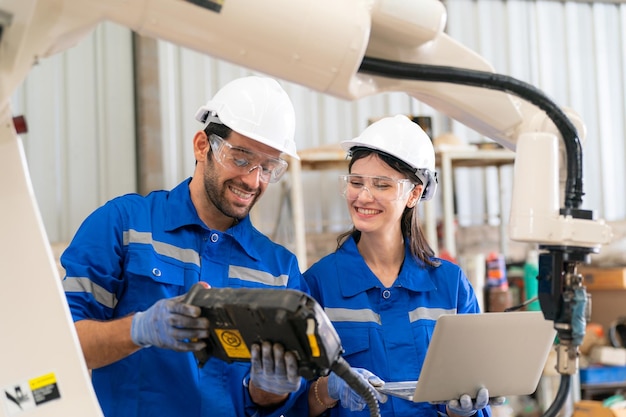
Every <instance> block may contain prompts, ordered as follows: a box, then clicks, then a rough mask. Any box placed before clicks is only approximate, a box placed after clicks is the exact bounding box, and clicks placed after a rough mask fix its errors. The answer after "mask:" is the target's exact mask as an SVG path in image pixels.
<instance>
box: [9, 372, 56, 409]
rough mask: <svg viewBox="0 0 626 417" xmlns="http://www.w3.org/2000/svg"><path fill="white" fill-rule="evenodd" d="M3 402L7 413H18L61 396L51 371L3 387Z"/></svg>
mask: <svg viewBox="0 0 626 417" xmlns="http://www.w3.org/2000/svg"><path fill="white" fill-rule="evenodd" d="M3 397H4V398H3V402H4V404H5V409H6V411H7V413H8V415H10V416H13V415H19V414H21V413H23V412H24V411H27V410H32V409H34V408H36V407H39V406H41V405H43V404H45V403H47V402H49V401H52V400H57V399H59V398H61V393H60V392H59V386H58V384H57V379H56V376H55V375H54V373H53V372H50V373H47V374H45V375H41V376H38V377H36V378H32V379H29V380H26V381H21V382H17V383H15V384H12V385H9V386H5V387H4V395H3Z"/></svg>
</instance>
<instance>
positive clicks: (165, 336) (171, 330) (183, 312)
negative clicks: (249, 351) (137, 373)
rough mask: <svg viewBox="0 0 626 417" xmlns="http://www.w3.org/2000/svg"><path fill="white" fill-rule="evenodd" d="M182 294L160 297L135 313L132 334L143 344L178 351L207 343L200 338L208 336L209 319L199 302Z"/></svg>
mask: <svg viewBox="0 0 626 417" xmlns="http://www.w3.org/2000/svg"><path fill="white" fill-rule="evenodd" d="M183 298H184V295H183V296H179V297H174V298H167V299H163V300H159V301H157V302H156V303H154V304H153V305H152V307H150V308H149V309H147V310H146V311H143V312H138V313H136V314H135V316H134V317H133V321H132V324H131V327H130V337H131V339H132V340H133V342H134V343H135V344H137V345H139V346H142V347H150V346H156V347H160V348H166V349H172V350H175V351H178V352H192V351H197V350H201V349H203V348H204V347H206V343H204V342H201V341H197V339H206V338H207V337H209V320H207V318H206V317H199V316H200V313H201V309H200V307H198V306H192V305H188V304H183V302H182V301H183Z"/></svg>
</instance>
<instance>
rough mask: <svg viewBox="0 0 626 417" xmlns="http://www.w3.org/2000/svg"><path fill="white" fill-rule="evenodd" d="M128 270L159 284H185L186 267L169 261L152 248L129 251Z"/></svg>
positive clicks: (131, 273)
mask: <svg viewBox="0 0 626 417" xmlns="http://www.w3.org/2000/svg"><path fill="white" fill-rule="evenodd" d="M126 272H127V273H128V274H129V275H133V276H136V277H141V278H143V279H146V280H149V281H154V282H156V283H159V284H170V285H180V286H182V285H184V284H185V267H184V266H183V265H178V264H174V263H172V262H170V261H167V260H165V259H164V258H163V257H161V256H159V255H157V254H156V253H154V252H153V251H151V250H131V251H129V252H128V256H127V264H126Z"/></svg>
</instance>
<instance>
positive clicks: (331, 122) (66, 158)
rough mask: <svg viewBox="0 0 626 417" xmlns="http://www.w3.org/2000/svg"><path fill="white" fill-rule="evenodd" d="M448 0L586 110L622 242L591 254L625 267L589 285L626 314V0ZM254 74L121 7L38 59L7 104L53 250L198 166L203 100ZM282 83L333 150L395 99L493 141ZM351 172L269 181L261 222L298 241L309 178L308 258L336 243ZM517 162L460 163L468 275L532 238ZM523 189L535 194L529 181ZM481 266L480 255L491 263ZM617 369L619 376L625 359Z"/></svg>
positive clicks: (590, 204) (456, 12)
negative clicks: (148, 30) (113, 19)
mask: <svg viewBox="0 0 626 417" xmlns="http://www.w3.org/2000/svg"><path fill="white" fill-rule="evenodd" d="M444 3H445V5H446V8H447V13H448V21H447V26H446V32H447V33H448V34H449V35H451V36H452V37H453V38H454V39H455V40H457V41H459V42H461V43H463V44H465V45H466V46H467V47H469V48H470V49H472V50H474V51H476V52H477V53H478V54H480V55H482V56H483V57H484V58H486V59H487V60H488V61H489V62H491V64H492V65H493V67H494V68H495V70H496V72H499V73H502V74H507V75H510V76H513V77H515V78H517V79H520V80H522V81H525V82H528V83H530V84H532V85H534V86H536V87H538V88H540V89H541V90H543V91H544V92H545V93H546V94H547V95H548V96H549V97H551V98H552V99H553V100H554V101H555V102H556V103H558V104H559V105H561V106H565V107H570V108H572V109H573V110H574V111H576V112H577V113H578V114H579V115H581V117H582V118H583V120H584V121H585V123H586V126H587V135H586V142H585V143H584V146H583V158H584V159H583V172H584V191H585V196H584V198H583V208H585V209H591V210H594V211H595V212H596V215H597V217H598V218H600V219H605V220H606V221H608V222H610V223H611V224H612V225H613V226H614V231H615V235H616V236H615V239H614V243H613V244H611V245H609V246H607V247H605V248H603V250H602V252H601V254H600V255H598V256H594V262H596V261H597V262H596V263H597V264H598V265H597V266H603V267H610V268H612V269H611V271H612V273H613V274H616V275H614V276H613V278H612V281H610V282H611V283H612V284H611V285H615V286H616V288H613V287H609V288H602V289H601V291H596V292H594V294H593V296H594V299H596V300H600V301H599V302H595V303H594V314H596V317H600V320H599V321H600V322H601V325H603V326H604V329H601V331H600V333H599V334H600V335H599V336H598V337H599V338H601V337H602V330H604V331H605V332H606V330H607V329H608V326H609V325H610V324H611V323H612V322H613V321H614V320H615V319H617V318H618V317H620V316H622V315H623V316H625V317H626V273H624V266H625V265H626V255H625V254H626V250H625V249H626V243H624V242H626V241H624V242H623V241H622V239H623V238H624V236H626V232H624V230H626V226H624V225H626V164H624V161H625V160H626V149H625V148H626V117H625V115H626V4H624V3H623V2H621V1H608V0H607V1H593V2H591V1H556V0H550V1H548V0H546V1H532V0H528V1H525V0H518V1H514V0H448V1H444ZM247 74H252V72H251V71H249V70H247V69H245V68H242V67H238V66H235V65H232V64H229V63H226V62H223V61H220V60H218V59H214V58H211V57H207V56H204V55H201V54H199V53H196V52H194V51H191V50H188V49H185V48H182V47H179V46H175V45H172V44H170V43H167V42H163V41H157V40H155V39H149V38H143V37H139V36H137V35H136V34H133V33H132V32H131V31H130V30H128V29H126V28H123V27H120V26H117V25H115V24H112V23H102V24H101V25H100V26H99V27H98V28H97V29H96V30H95V31H94V32H93V33H92V34H91V35H90V36H88V37H87V38H86V39H85V40H83V41H82V42H80V43H79V44H78V45H76V46H75V47H74V48H71V49H69V50H68V51H66V52H65V53H63V54H57V55H53V56H51V57H50V58H45V59H42V60H41V61H40V62H38V64H37V65H36V66H35V67H34V69H33V70H32V71H31V73H30V74H29V76H28V78H27V79H26V81H25V82H24V84H23V85H22V86H21V87H20V88H19V89H18V91H17V92H16V93H15V96H14V100H13V108H14V112H15V115H24V116H25V118H26V122H27V125H28V133H26V134H24V135H22V138H23V141H24V146H25V152H26V158H27V161H28V165H29V171H30V174H31V179H32V183H33V189H34V193H35V196H36V198H37V201H38V204H39V208H40V211H41V215H42V220H43V223H44V225H45V228H46V232H47V234H48V237H49V240H50V242H51V244H52V245H53V248H54V249H55V254H56V255H57V256H58V253H59V252H60V251H61V250H62V249H63V248H64V246H65V245H66V244H67V242H68V241H69V240H70V239H71V238H72V236H73V234H74V232H75V231H76V229H77V228H78V226H79V225H80V223H81V222H82V221H83V220H84V219H85V217H86V216H87V215H88V214H89V213H90V212H92V211H93V210H94V209H95V208H97V207H98V206H100V205H101V204H103V203H104V202H106V201H107V200H109V199H111V198H113V197H115V196H117V195H120V194H124V193H130V192H139V193H142V194H145V193H147V192H148V191H150V190H152V189H160V188H171V187H173V186H174V185H176V184H177V183H179V182H180V181H181V180H183V179H184V178H186V177H188V176H190V175H191V174H192V172H193V168H194V159H193V153H192V138H193V135H194V133H195V132H196V131H197V130H198V129H199V128H200V127H201V126H200V125H199V124H198V123H197V122H196V120H195V119H194V115H195V112H196V110H197V108H198V107H199V106H200V105H202V104H204V103H205V102H206V101H207V100H208V99H209V98H210V97H211V96H212V95H213V94H214V93H215V92H216V91H217V90H218V89H219V88H220V87H221V86H222V85H224V84H225V83H226V82H228V81H230V80H232V79H234V78H237V77H240V76H243V75H247ZM282 84H283V86H284V87H285V89H286V90H287V92H288V93H289V95H290V97H291V99H292V100H293V102H294V105H295V109H296V117H297V122H298V123H297V130H296V143H297V146H298V150H299V151H303V152H304V151H310V150H314V149H323V150H327V149H328V147H330V148H332V147H333V146H334V145H337V144H338V143H339V142H340V141H341V140H344V139H348V138H352V137H354V136H356V135H357V134H358V133H359V132H361V131H362V130H363V129H364V128H365V127H366V126H367V124H368V123H369V122H370V121H371V120H374V119H377V118H379V117H383V116H387V115H393V114H397V113H403V114H407V115H413V116H425V117H429V118H430V121H431V131H430V133H431V136H432V138H433V139H434V140H435V141H437V139H438V138H439V139H442V140H443V138H448V139H449V138H450V135H449V134H452V135H453V137H454V138H456V139H457V140H458V141H459V142H460V143H461V144H462V145H470V144H476V145H479V144H480V145H481V147H484V146H486V145H489V144H491V145H493V142H492V141H491V140H490V139H488V138H484V137H482V136H481V135H479V134H478V133H476V132H474V131H473V130H471V129H469V128H467V127H465V126H463V125H461V124H460V123H458V122H455V121H452V120H451V119H449V118H448V117H446V116H445V115H442V114H440V113H438V112H436V111H435V110H433V109H432V108H430V107H428V106H426V105H424V104H422V103H420V102H418V101H416V100H414V99H412V98H410V97H409V96H407V95H406V94H404V93H391V94H383V95H379V96H373V97H369V98H365V99H361V100H359V101H356V102H348V101H345V100H341V99H337V98H333V97H330V96H327V95H324V94H320V93H316V92H313V91H311V90H309V89H307V88H304V87H301V86H299V85H296V84H292V83H288V82H283V83H282ZM511 162H512V161H511ZM341 172H343V171H341V170H304V171H303V172H302V175H301V177H294V175H287V176H286V177H285V179H284V180H282V182H281V183H278V184H273V185H271V186H270V187H269V188H268V191H267V194H266V196H265V197H264V198H263V199H262V200H261V202H260V203H259V204H258V206H257V207H256V208H255V209H254V212H253V220H254V223H255V224H256V226H257V227H258V228H259V229H260V230H261V231H263V232H265V233H267V234H268V235H270V236H272V238H274V239H275V240H277V241H279V242H280V243H283V244H284V245H285V246H287V247H289V248H290V249H292V250H294V251H295V250H296V249H297V248H296V247H295V245H296V242H295V239H294V233H295V228H296V225H295V224H294V214H295V213H294V210H295V209H297V207H294V205H293V203H292V201H291V199H290V196H291V193H292V192H293V190H294V186H300V187H301V190H303V193H302V194H303V207H304V213H302V214H303V218H304V219H305V220H304V222H305V224H304V228H305V231H306V246H307V247H306V256H305V259H306V261H305V264H302V263H301V268H303V269H304V268H305V267H306V266H307V265H308V264H310V263H311V262H313V261H315V260H316V259H317V258H319V257H321V256H323V255H325V254H326V253H328V252H329V251H331V250H333V249H334V248H335V238H336V236H337V234H338V233H340V232H341V231H344V230H346V229H347V228H349V226H350V224H349V217H348V215H347V211H346V207H345V201H344V200H343V199H342V197H341V196H340V195H339V192H338V191H336V186H335V185H336V184H337V180H336V178H337V175H338V174H339V173H341ZM512 172H513V166H512V164H503V165H502V166H498V167H496V166H492V165H490V164H489V163H485V164H483V166H480V167H459V168H456V169H454V170H453V173H452V175H453V176H454V194H453V196H454V212H453V213H452V215H453V219H452V224H453V225H454V227H455V232H454V236H455V248H454V251H453V253H452V255H453V256H454V257H455V259H457V260H459V261H460V262H465V263H464V264H463V265H462V266H464V267H466V269H467V270H466V272H467V273H468V275H469V276H470V278H473V279H475V278H476V277H475V276H474V274H475V273H478V274H480V273H481V272H480V271H481V268H480V267H479V268H477V269H476V270H474V269H472V270H470V268H475V267H476V264H475V262H476V257H475V255H482V256H483V258H480V257H479V258H478V259H483V261H484V260H485V259H486V258H487V257H488V256H489V255H491V254H493V253H497V254H499V255H500V256H503V257H504V258H505V259H506V260H507V262H508V263H509V264H511V265H514V264H523V263H524V262H525V260H526V258H527V255H528V254H529V253H531V252H532V251H533V250H534V249H536V248H533V247H531V246H530V245H528V244H520V243H518V242H511V241H508V240H507V238H506V232H505V231H504V232H503V230H504V229H505V227H501V226H506V222H507V220H508V213H509V210H510V197H511V185H512ZM440 175H441V172H440ZM298 178H299V182H298V184H294V181H295V180H298ZM442 194H443V193H442V192H441V190H440V192H438V195H437V197H436V198H435V199H434V200H433V201H432V202H429V203H428V204H430V206H429V209H430V210H432V211H431V213H434V216H431V217H433V218H431V219H428V218H427V217H428V216H426V215H425V212H424V211H425V207H422V208H421V209H420V210H421V212H420V213H421V214H422V218H423V220H424V221H434V222H435V224H434V225H433V224H431V225H429V226H430V227H431V229H432V228H434V229H435V230H436V231H437V232H438V236H437V237H438V239H439V240H438V242H437V245H436V247H437V250H438V252H439V253H441V254H443V253H447V251H448V250H449V248H447V247H446V242H445V239H443V235H444V231H442V226H443V225H444V224H445V222H444V220H445V219H444V215H445V214H446V213H444V210H443V207H442V205H443V203H442ZM528 194H529V198H532V195H533V194H532V189H529V190H528ZM448 215H449V213H448ZM448 220H450V219H448ZM449 224H450V222H448V225H449ZM503 239H504V241H503ZM472 261H473V262H474V263H472ZM484 268H485V263H484V262H482V271H483V277H482V278H483V279H484ZM591 272H593V273H595V274H596V275H595V276H596V278H597V279H596V280H595V282H596V283H600V282H607V281H602V280H601V279H599V275H597V274H598V270H595V269H593V270H591ZM513 275H514V274H512V276H513ZM592 276H594V275H593V274H591V273H590V275H589V277H592ZM474 282H476V281H474ZM614 289H625V290H624V291H621V292H620V291H617V292H616V291H614ZM486 301H487V300H485V302H486ZM603 301H606V302H603ZM593 334H596V333H593ZM620 360H621V359H620ZM623 365H626V357H625V358H624V364H623ZM623 376H624V378H623V379H624V383H623V384H622V385H625V384H626V368H624V374H623ZM618 378H621V374H620V376H619V377H618ZM618 385H619V384H618ZM618 388H619V387H618ZM622 388H624V387H622ZM589 392H591V391H589Z"/></svg>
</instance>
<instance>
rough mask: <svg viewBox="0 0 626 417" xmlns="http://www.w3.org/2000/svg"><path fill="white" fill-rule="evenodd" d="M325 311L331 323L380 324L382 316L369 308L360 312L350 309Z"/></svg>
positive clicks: (327, 309) (326, 309)
mask: <svg viewBox="0 0 626 417" xmlns="http://www.w3.org/2000/svg"><path fill="white" fill-rule="evenodd" d="M324 311H325V312H326V315H327V316H328V318H329V319H330V321H337V322H339V321H353V322H359V323H367V322H371V323H376V324H380V315H378V314H376V313H375V312H373V311H372V310H370V309H367V308H362V309H359V310H352V309H349V308H324Z"/></svg>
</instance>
